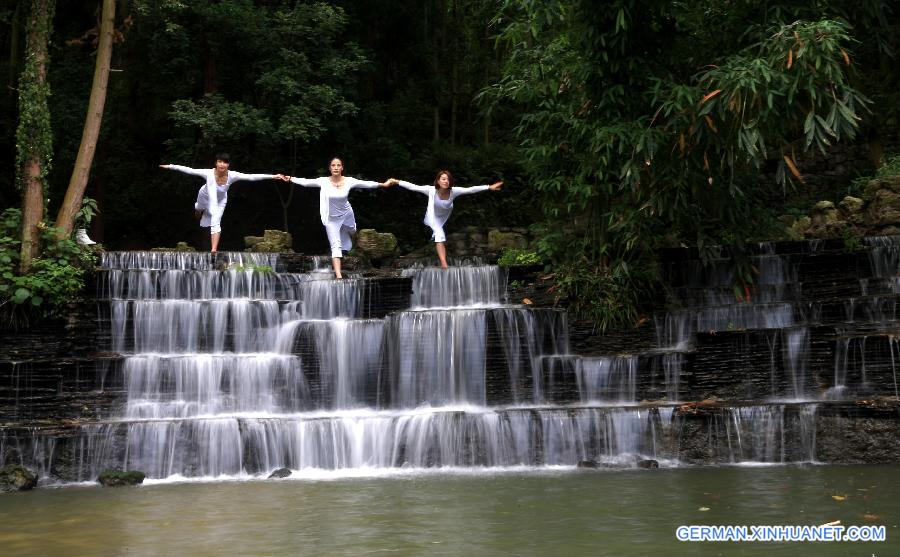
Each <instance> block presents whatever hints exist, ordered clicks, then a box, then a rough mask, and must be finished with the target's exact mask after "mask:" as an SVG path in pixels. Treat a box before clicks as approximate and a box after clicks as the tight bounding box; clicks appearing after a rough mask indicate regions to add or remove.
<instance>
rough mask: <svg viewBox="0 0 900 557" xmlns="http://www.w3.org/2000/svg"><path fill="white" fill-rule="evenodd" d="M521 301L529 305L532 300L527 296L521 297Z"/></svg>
mask: <svg viewBox="0 0 900 557" xmlns="http://www.w3.org/2000/svg"><path fill="white" fill-rule="evenodd" d="M522 303H523V304H525V305H526V306H530V305H531V304H533V303H534V302H532V301H531V300H530V299H529V298H522Z"/></svg>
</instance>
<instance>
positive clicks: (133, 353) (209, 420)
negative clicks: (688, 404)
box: [0, 248, 900, 480]
mask: <svg viewBox="0 0 900 557" xmlns="http://www.w3.org/2000/svg"><path fill="white" fill-rule="evenodd" d="M766 249H768V248H766ZM763 251H765V249H763ZM327 264H328V261H327V259H322V260H321V262H316V265H313V267H314V268H318V267H322V269H321V270H318V271H317V270H314V271H313V272H310V273H288V272H279V270H278V265H279V261H278V258H277V256H275V255H269V254H237V253H235V254H227V253H220V254H218V255H217V256H212V255H210V254H206V253H202V254H183V253H178V254H176V253H142V252H125V253H107V254H104V258H103V269H102V270H101V273H100V276H101V280H100V282H99V286H100V290H101V295H100V297H101V298H102V299H103V300H104V301H105V302H106V303H108V317H109V321H108V322H109V323H110V327H111V330H110V335H109V338H110V343H111V346H110V348H111V349H112V350H113V351H114V352H117V353H119V354H121V355H122V358H123V359H122V363H121V370H120V371H121V374H122V378H123V392H124V394H125V400H124V403H123V404H122V407H121V410H120V412H119V413H118V414H117V415H116V417H115V418H114V419H108V420H105V421H103V420H98V421H95V422H94V423H91V424H85V425H82V426H80V430H79V433H78V435H76V436H73V438H72V440H71V441H70V442H69V441H66V442H67V443H69V445H71V446H69V447H67V448H66V451H68V453H69V454H71V455H75V456H74V458H72V459H71V460H72V463H71V468H72V470H71V472H70V473H69V474H68V477H69V478H71V479H75V480H87V479H93V478H95V477H96V475H97V474H98V473H99V471H100V470H102V469H104V468H118V469H136V470H141V471H144V472H145V473H146V474H147V475H148V476H149V477H150V478H153V479H166V478H170V479H171V478H182V477H184V478H198V477H219V476H227V477H241V476H251V477H253V476H260V475H265V474H267V473H269V472H271V471H272V470H274V469H276V468H280V467H287V468H290V469H292V470H294V471H295V474H297V475H301V476H302V475H303V474H304V471H314V470H322V469H324V470H357V471H358V470H360V469H362V470H373V469H374V470H378V469H385V468H397V467H412V468H421V467H512V466H515V467H518V466H526V467H533V466H575V465H576V464H578V463H580V462H582V461H597V462H600V461H602V462H604V463H611V464H624V465H634V462H635V461H636V459H646V458H652V459H656V460H658V461H660V462H663V463H673V464H674V463H677V462H678V458H679V450H680V449H679V447H678V443H677V441H673V439H677V438H678V436H679V435H680V433H679V432H680V431H681V428H682V425H683V424H681V423H680V420H681V419H682V418H680V417H678V416H680V414H679V412H678V411H677V409H676V404H677V403H678V401H679V398H680V396H681V394H682V393H681V390H680V389H681V384H680V381H682V378H681V375H682V368H683V366H684V365H685V362H686V361H688V359H689V352H690V350H692V349H693V342H694V338H695V337H696V335H697V333H698V332H708V331H713V332H714V331H731V330H745V329H762V330H764V331H765V333H766V334H767V335H768V336H767V337H766V338H767V339H769V343H770V344H769V348H770V362H769V363H770V365H771V367H772V370H773V372H772V373H773V378H772V391H773V393H774V392H775V390H776V388H781V387H779V386H778V385H777V381H776V378H775V370H776V368H778V369H781V370H784V373H785V376H786V377H788V380H787V382H788V386H787V390H786V391H783V392H782V393H781V394H782V395H784V394H786V395H787V396H788V397H789V401H785V400H779V401H777V403H776V404H769V405H764V406H753V407H751V406H738V407H734V408H725V409H724V410H722V411H721V413H720V414H716V415H715V416H714V417H713V418H711V419H712V424H713V425H712V426H710V427H711V429H710V432H709V439H710V443H714V444H716V451H717V454H720V455H727V457H722V458H721V459H720V460H721V461H723V462H743V461H747V460H753V461H761V462H786V461H796V460H801V461H812V460H814V459H815V423H814V419H815V415H816V405H815V404H805V403H804V404H797V403H796V402H797V401H806V400H808V395H809V390H810V387H811V386H810V384H809V383H810V380H809V378H808V377H807V376H808V373H807V370H806V360H807V354H808V352H809V345H810V342H811V333H810V325H811V324H812V323H813V322H814V321H815V317H816V315H815V314H814V313H812V312H809V311H807V310H803V311H801V310H799V309H798V307H799V305H798V304H797V298H798V297H799V295H800V292H799V286H798V285H796V284H794V282H793V281H795V280H796V275H797V271H796V266H795V264H794V261H792V260H790V259H783V258H780V257H779V256H777V255H774V254H773V253H764V254H763V255H761V256H759V258H758V261H757V264H758V267H759V269H760V277H759V288H760V294H759V295H758V297H757V298H756V299H755V300H754V301H753V302H752V303H746V302H745V303H737V302H736V301H735V300H734V298H733V295H731V294H730V283H729V281H730V280H731V277H732V275H731V274H730V271H728V270H726V269H724V267H720V268H716V267H712V268H702V269H701V268H699V267H698V268H697V269H694V272H696V273H698V275H697V276H696V277H693V278H690V280H686V281H685V283H686V284H687V286H686V287H685V290H684V291H683V292H682V294H683V297H682V300H684V301H685V307H683V308H682V309H680V310H678V311H676V312H673V313H670V314H666V315H661V316H657V325H658V326H657V348H656V349H655V350H654V351H651V352H649V353H641V354H620V355H616V356H590V357H589V356H579V355H576V354H572V353H570V347H569V333H568V326H567V318H566V314H565V312H564V311H562V310H557V309H550V308H533V307H530V306H520V305H516V304H509V303H507V302H506V277H505V272H504V271H503V270H501V269H499V268H498V267H496V266H491V265H484V264H481V263H480V262H476V263H475V264H470V265H462V266H457V267H453V268H450V269H439V268H433V267H422V266H417V267H414V268H410V269H406V270H404V271H403V275H404V276H405V277H409V280H410V281H411V285H412V295H411V296H410V299H409V304H408V307H407V308H406V309H401V310H395V309H392V310H391V312H390V313H387V315H384V314H381V316H379V317H372V316H371V311H370V309H371V308H370V304H371V298H370V296H371V295H372V292H376V291H377V288H371V286H372V285H373V283H372V282H371V281H373V280H375V281H377V280H378V279H364V278H351V279H345V280H333V279H332V278H331V276H332V275H331V273H330V271H328V269H327ZM706 281H709V282H711V284H712V287H711V288H710V287H708V286H704V288H707V290H709V292H707V293H705V294H701V293H700V290H699V289H700V288H701V285H702V284H706ZM376 285H377V283H376ZM724 286H729V289H728V290H727V291H728V293H729V295H730V296H731V297H728V296H724V295H723V293H722V288H721V287H724ZM860 307H862V306H860ZM871 307H873V308H874V307H875V306H871ZM878 307H882V306H878ZM883 307H884V310H883V311H885V312H888V311H889V308H888V306H883ZM890 307H891V308H892V307H893V306H890ZM104 311H107V310H104ZM860 311H861V310H860ZM873 311H874V310H873ZM854 312H856V313H858V312H859V311H857V310H854V311H851V312H850V313H851V315H854V314H855V313H854ZM895 344H896V343H895V342H894V340H893V339H891V341H890V344H886V345H885V346H886V347H887V350H888V351H887V352H886V353H885V359H886V360H890V370H891V371H893V361H894V354H895V348H894V345H895ZM848 346H849V345H848ZM845 348H846V347H845ZM896 353H897V354H900V350H897V352H896ZM850 360H852V357H851V358H850ZM642 366H649V367H650V369H651V373H650V374H649V375H650V376H651V377H650V378H649V379H648V378H646V377H644V376H643V369H642ZM854 369H856V368H854ZM844 370H846V365H845V367H844ZM841 374H843V375H841ZM846 375H847V373H846V371H839V370H838V368H837V366H836V368H835V389H834V392H835V393H836V394H835V398H840V393H841V392H843V391H841V389H840V387H841V386H842V385H843V384H844V383H846V380H845V376H846ZM894 384H895V385H896V378H895V374H894ZM894 388H895V390H896V386H895V387H894ZM647 400H651V401H653V402H652V403H648V402H647ZM786 409H787V410H786ZM798 435H799V436H800V437H802V442H796V440H794V441H791V439H794V438H796V437H797V436H798ZM4 442H6V441H4V439H2V438H0V448H2V444H3V443H4ZM789 446H790V447H796V446H799V447H800V448H799V449H794V448H792V449H790V450H789V449H788V447H789ZM31 450H32V451H33V453H34V454H33V457H32V458H33V460H34V462H36V463H38V464H39V465H38V466H37V468H39V469H40V470H42V471H43V473H45V475H46V474H49V473H50V471H51V470H53V469H54V468H55V467H56V468H58V465H56V464H54V462H53V458H54V454H57V453H58V452H59V450H60V447H59V446H58V445H57V441H56V440H55V439H54V438H53V437H51V436H47V437H44V438H40V439H36V441H35V442H34V444H33V446H32V449H31ZM791 451H793V453H791ZM789 453H790V454H789ZM794 453H796V454H794ZM310 473H312V472H310Z"/></svg>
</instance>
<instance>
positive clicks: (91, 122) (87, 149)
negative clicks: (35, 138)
mask: <svg viewBox="0 0 900 557" xmlns="http://www.w3.org/2000/svg"><path fill="white" fill-rule="evenodd" d="M115 19H116V2H115V0H103V7H102V8H101V15H100V37H99V43H98V46H97V62H96V64H95V66H94V81H93V84H92V85H91V97H90V100H89V101H88V110H87V116H86V117H85V120H84V130H83V131H82V134H81V145H80V146H79V148H78V157H77V158H76V159H75V168H74V169H73V170H72V177H71V178H70V179H69V187H68V189H66V197H65V199H63V203H62V205H61V206H60V208H59V212H58V213H57V215H56V227H57V228H58V229H59V236H60V237H61V238H65V237H67V236H69V235H70V234H71V233H72V228H73V226H74V224H75V214H76V213H78V211H79V210H80V209H81V200H82V198H83V197H84V190H85V188H86V187H87V182H88V177H89V176H90V173H91V164H92V163H93V162H94V152H95V151H96V149H97V138H98V137H99V136H100V124H101V123H102V121H103V107H104V105H105V104H106V86H107V83H108V82H109V66H110V60H111V59H112V47H113V33H114V31H115V29H114V28H113V24H114V22H115Z"/></svg>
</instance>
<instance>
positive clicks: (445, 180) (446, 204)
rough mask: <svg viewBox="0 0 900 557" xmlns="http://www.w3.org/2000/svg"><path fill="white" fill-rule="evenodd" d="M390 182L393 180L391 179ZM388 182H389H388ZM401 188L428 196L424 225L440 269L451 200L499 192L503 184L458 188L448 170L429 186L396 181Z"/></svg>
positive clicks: (444, 265) (440, 173) (442, 264)
mask: <svg viewBox="0 0 900 557" xmlns="http://www.w3.org/2000/svg"><path fill="white" fill-rule="evenodd" d="M391 180H394V179H393V178H391ZM389 181H390V180H389ZM396 182H397V183H398V184H400V186H401V187H404V188H406V189H408V190H412V191H417V192H419V193H424V194H425V195H427V196H428V207H427V208H426V209H425V221H424V222H425V224H426V225H428V226H429V227H431V230H432V232H433V234H432V236H433V237H434V242H435V243H434V248H435V250H436V251H437V254H438V258H439V259H440V260H441V267H442V268H444V269H446V268H447V248H446V247H445V245H444V244H445V243H446V241H447V236H446V235H445V234H444V224H446V223H447V219H449V218H450V213H452V212H453V200H454V199H456V198H457V197H459V196H461V195H469V194H471V193H478V192H480V191H487V190H492V191H496V190H499V189H500V188H501V187H502V186H503V182H494V183H493V184H491V185H489V186H472V187H469V188H458V187H454V186H453V174H450V171H449V170H441V171H440V172H438V173H437V176H436V177H435V178H434V184H433V185H431V186H417V185H415V184H411V183H409V182H404V181H402V180H396Z"/></svg>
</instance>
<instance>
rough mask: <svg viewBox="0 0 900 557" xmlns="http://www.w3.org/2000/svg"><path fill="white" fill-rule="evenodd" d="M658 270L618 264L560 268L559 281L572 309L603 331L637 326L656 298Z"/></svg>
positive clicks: (588, 264)
mask: <svg viewBox="0 0 900 557" xmlns="http://www.w3.org/2000/svg"><path fill="white" fill-rule="evenodd" d="M656 276H657V272H656V270H655V268H653V267H652V265H651V266H645V265H640V264H639V265H630V264H628V263H626V262H624V261H617V262H615V263H614V264H612V265H593V266H592V264H591V262H589V261H588V260H586V259H584V260H582V262H581V264H580V265H578V264H576V265H571V266H566V267H562V266H561V267H559V268H557V271H556V281H557V284H558V285H559V292H560V294H561V295H562V296H564V297H565V298H566V299H567V300H568V308H569V309H570V310H572V311H573V312H574V313H575V314H577V315H579V316H581V317H584V318H587V319H589V320H590V321H592V322H593V323H594V324H595V325H596V327H597V328H598V329H600V330H601V331H603V330H607V329H610V328H615V327H626V326H635V325H636V324H637V323H639V321H640V319H641V315H642V313H643V312H644V311H645V310H646V309H647V308H648V306H649V305H650V302H651V300H653V299H654V298H655V295H656V292H655V290H654V286H653V285H654V283H655V281H654V278H655V277H656Z"/></svg>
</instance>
